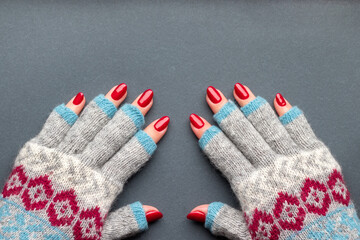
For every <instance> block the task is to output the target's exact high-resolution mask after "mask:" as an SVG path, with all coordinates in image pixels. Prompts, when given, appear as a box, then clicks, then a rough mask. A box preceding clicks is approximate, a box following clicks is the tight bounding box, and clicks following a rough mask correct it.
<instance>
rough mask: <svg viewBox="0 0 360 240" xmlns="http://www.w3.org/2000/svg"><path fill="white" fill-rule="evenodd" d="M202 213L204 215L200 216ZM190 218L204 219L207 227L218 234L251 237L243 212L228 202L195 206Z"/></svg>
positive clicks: (237, 238) (235, 239) (236, 237)
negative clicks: (227, 203)
mask: <svg viewBox="0 0 360 240" xmlns="http://www.w3.org/2000/svg"><path fill="white" fill-rule="evenodd" d="M201 213H202V214H204V217H203V218H202V217H200V216H201ZM188 218H189V219H191V220H195V221H202V220H203V221H204V223H205V227H206V228H207V229H209V230H210V231H211V233H212V234H214V235H216V236H222V237H226V238H228V239H234V240H245V239H246V240H247V239H251V236H250V233H249V230H248V227H247V224H246V221H245V219H244V216H243V213H242V212H241V211H239V210H237V209H234V208H232V207H230V206H228V205H226V204H223V203H220V202H213V203H211V204H210V205H201V206H198V207H196V208H194V209H193V210H192V211H191V212H190V213H189V215H188Z"/></svg>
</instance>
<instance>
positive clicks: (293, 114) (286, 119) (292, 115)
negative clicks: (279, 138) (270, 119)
mask: <svg viewBox="0 0 360 240" xmlns="http://www.w3.org/2000/svg"><path fill="white" fill-rule="evenodd" d="M302 114H303V112H302V111H301V110H300V109H299V108H298V107H296V106H295V107H292V108H291V109H290V110H289V111H288V112H286V113H285V114H284V115H282V116H281V117H280V118H279V119H280V121H281V123H282V124H283V125H287V124H289V123H291V122H292V121H294V120H295V119H296V118H298V117H299V116H300V115H302Z"/></svg>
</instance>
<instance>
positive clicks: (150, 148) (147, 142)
mask: <svg viewBox="0 0 360 240" xmlns="http://www.w3.org/2000/svg"><path fill="white" fill-rule="evenodd" d="M135 137H136V138H137V140H138V141H139V142H140V144H141V145H142V146H143V147H144V149H145V150H146V152H147V153H148V154H149V155H152V154H153V153H154V152H155V150H156V143H155V142H154V140H153V139H152V138H151V137H150V136H149V135H148V134H147V133H146V132H144V131H142V130H140V131H138V132H137V133H136V134H135Z"/></svg>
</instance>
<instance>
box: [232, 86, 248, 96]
mask: <svg viewBox="0 0 360 240" xmlns="http://www.w3.org/2000/svg"><path fill="white" fill-rule="evenodd" d="M234 89H235V93H236V96H238V97H239V98H240V99H242V100H245V99H248V98H249V93H248V91H247V90H246V88H245V87H244V85H242V84H241V83H236V84H235V86H234Z"/></svg>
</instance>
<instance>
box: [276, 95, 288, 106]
mask: <svg viewBox="0 0 360 240" xmlns="http://www.w3.org/2000/svg"><path fill="white" fill-rule="evenodd" d="M276 102H277V104H278V105H279V106H280V107H284V106H285V105H286V100H285V98H284V97H283V96H282V95H281V93H278V94H276Z"/></svg>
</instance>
